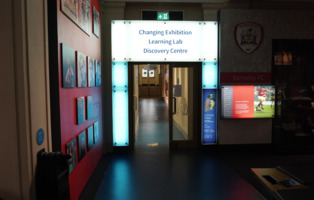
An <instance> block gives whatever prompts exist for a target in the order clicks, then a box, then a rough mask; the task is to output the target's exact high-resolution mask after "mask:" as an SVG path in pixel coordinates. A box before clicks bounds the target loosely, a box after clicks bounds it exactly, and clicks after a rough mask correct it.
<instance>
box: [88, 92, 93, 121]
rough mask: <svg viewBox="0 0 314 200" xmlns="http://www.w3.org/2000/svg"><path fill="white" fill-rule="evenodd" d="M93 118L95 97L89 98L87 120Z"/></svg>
mask: <svg viewBox="0 0 314 200" xmlns="http://www.w3.org/2000/svg"><path fill="white" fill-rule="evenodd" d="M92 117H93V97H92V96H88V97H87V119H91V118H92Z"/></svg>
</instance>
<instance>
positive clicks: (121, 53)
mask: <svg viewBox="0 0 314 200" xmlns="http://www.w3.org/2000/svg"><path fill="white" fill-rule="evenodd" d="M217 28H218V24H217V22H213V21H149V20H144V21H121V20H118V21H112V24H111V31H112V32H111V42H112V61H113V62H117V61H127V62H133V61H158V62H169V61H175V62H214V61H217V49H218V48H217V47H218V42H217V40H218V29H217Z"/></svg>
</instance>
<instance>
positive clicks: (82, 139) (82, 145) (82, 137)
mask: <svg viewBox="0 0 314 200" xmlns="http://www.w3.org/2000/svg"><path fill="white" fill-rule="evenodd" d="M77 142H78V161H81V160H82V158H83V157H84V156H85V154H86V133H85V131H83V132H82V133H80V134H79V135H78V137H77Z"/></svg>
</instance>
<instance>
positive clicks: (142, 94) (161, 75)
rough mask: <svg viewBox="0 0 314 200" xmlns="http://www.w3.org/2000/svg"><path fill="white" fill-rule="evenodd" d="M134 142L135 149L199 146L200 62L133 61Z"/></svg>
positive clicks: (132, 127)
mask: <svg viewBox="0 0 314 200" xmlns="http://www.w3.org/2000/svg"><path fill="white" fill-rule="evenodd" d="M128 67H129V74H130V76H129V84H130V86H131V85H132V87H130V89H131V88H132V91H131V90H130V93H129V101H130V105H132V106H130V119H129V120H130V122H129V124H130V125H131V127H130V145H131V147H132V148H133V149H135V150H145V149H160V150H165V149H169V148H170V149H176V148H196V147H197V141H198V139H199V136H198V135H196V133H200V130H197V128H198V127H200V126H201V125H200V123H199V122H200V121H201V120H200V119H198V116H199V114H200V110H201V108H200V101H201V98H198V97H200V96H201V91H200V89H199V88H201V86H200V84H201V82H200V80H201V78H200V77H201V64H200V63H163V64H160V63H129V66H128Z"/></svg>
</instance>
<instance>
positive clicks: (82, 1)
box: [74, 0, 91, 35]
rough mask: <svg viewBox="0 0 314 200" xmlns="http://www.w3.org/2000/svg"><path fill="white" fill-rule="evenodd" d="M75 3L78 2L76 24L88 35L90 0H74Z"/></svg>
mask: <svg viewBox="0 0 314 200" xmlns="http://www.w3.org/2000/svg"><path fill="white" fill-rule="evenodd" d="M74 1H75V0H74ZM76 1H79V13H78V24H79V26H80V27H81V28H82V29H83V30H84V31H85V32H86V33H87V34H88V35H90V33H91V4H90V0H76Z"/></svg>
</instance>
